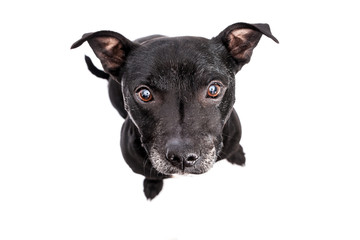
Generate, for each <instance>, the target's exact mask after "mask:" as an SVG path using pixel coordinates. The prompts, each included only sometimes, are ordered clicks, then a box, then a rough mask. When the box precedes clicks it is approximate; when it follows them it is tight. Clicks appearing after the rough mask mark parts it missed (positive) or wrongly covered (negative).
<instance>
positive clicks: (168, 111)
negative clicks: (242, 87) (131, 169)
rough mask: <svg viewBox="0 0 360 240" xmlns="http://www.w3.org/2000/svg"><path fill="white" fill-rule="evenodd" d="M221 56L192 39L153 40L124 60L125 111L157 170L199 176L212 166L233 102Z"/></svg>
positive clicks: (217, 50) (230, 80) (215, 48)
mask: <svg viewBox="0 0 360 240" xmlns="http://www.w3.org/2000/svg"><path fill="white" fill-rule="evenodd" d="M227 56H228V55H227V50H226V48H225V47H219V45H218V44H215V43H213V42H212V41H209V40H207V39H203V38H195V37H181V38H159V39H154V40H152V41H148V42H147V43H144V44H143V45H142V46H141V47H139V48H137V49H136V50H134V51H133V52H132V53H131V54H130V55H129V56H128V58H127V64H126V65H125V66H124V72H123V74H122V79H121V84H122V92H123V95H124V103H125V109H126V110H127V112H128V113H129V116H130V117H131V119H132V121H133V122H134V123H135V125H136V126H137V128H138V130H139V132H140V134H141V141H142V144H143V147H144V148H145V149H146V151H147V153H148V156H149V160H150V161H151V162H152V164H153V166H154V168H155V169H156V170H157V171H159V172H161V173H164V174H174V173H193V174H199V173H203V172H206V171H207V170H208V169H209V168H211V166H212V165H213V163H214V162H215V161H216V159H217V156H218V154H219V152H220V151H221V147H222V128H223V126H224V124H225V122H226V120H227V118H228V116H229V114H230V113H231V111H232V106H233V104H234V101H235V97H234V84H235V83H234V73H233V71H232V70H231V68H230V66H228V65H227V63H226V61H225V59H226V57H227Z"/></svg>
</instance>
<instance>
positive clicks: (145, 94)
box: [137, 88, 153, 102]
mask: <svg viewBox="0 0 360 240" xmlns="http://www.w3.org/2000/svg"><path fill="white" fill-rule="evenodd" d="M137 94H138V96H139V98H140V99H141V101H143V102H149V101H151V100H152V99H153V96H152V94H151V92H150V91H149V90H148V89H146V88H142V89H140V90H139V91H138V92H137Z"/></svg>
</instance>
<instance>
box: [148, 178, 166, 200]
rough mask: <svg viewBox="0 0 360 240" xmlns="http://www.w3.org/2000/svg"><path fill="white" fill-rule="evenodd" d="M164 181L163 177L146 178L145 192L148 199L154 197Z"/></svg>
mask: <svg viewBox="0 0 360 240" xmlns="http://www.w3.org/2000/svg"><path fill="white" fill-rule="evenodd" d="M163 185H164V181H163V180H162V179H149V178H145V179H144V193H145V196H146V198H147V199H148V200H152V199H154V198H155V197H156V196H157V195H158V194H159V193H160V192H161V189H162V188H163Z"/></svg>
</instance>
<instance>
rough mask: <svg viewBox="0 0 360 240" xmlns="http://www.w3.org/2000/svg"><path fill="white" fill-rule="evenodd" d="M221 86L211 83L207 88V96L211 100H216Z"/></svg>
mask: <svg viewBox="0 0 360 240" xmlns="http://www.w3.org/2000/svg"><path fill="white" fill-rule="evenodd" d="M220 90H221V86H220V85H219V84H217V83H213V84H211V85H210V86H209V88H208V91H207V95H208V96H209V97H212V98H216V97H217V96H218V95H219V94H220Z"/></svg>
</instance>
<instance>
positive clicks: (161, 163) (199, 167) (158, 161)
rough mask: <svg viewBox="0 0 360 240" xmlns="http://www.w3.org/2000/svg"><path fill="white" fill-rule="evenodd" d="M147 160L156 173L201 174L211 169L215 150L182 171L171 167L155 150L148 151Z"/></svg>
mask: <svg viewBox="0 0 360 240" xmlns="http://www.w3.org/2000/svg"><path fill="white" fill-rule="evenodd" d="M149 159H150V161H151V163H152V165H153V167H154V168H155V169H156V170H157V171H158V172H160V173H162V174H165V175H173V174H179V175H187V174H202V173H205V172H207V171H209V170H210V169H211V168H212V166H213V165H214V163H215V162H216V159H217V154H216V150H215V148H213V149H211V150H210V151H209V152H208V153H207V154H203V155H202V156H201V158H200V159H199V160H198V161H197V162H196V163H195V164H194V165H193V166H191V167H185V168H183V169H180V168H178V167H175V166H173V165H172V164H171V163H170V162H169V161H167V160H166V159H165V158H164V157H162V156H161V155H160V154H159V152H158V151H157V150H156V149H152V150H151V151H150V155H149Z"/></svg>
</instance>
